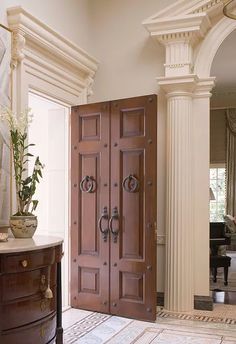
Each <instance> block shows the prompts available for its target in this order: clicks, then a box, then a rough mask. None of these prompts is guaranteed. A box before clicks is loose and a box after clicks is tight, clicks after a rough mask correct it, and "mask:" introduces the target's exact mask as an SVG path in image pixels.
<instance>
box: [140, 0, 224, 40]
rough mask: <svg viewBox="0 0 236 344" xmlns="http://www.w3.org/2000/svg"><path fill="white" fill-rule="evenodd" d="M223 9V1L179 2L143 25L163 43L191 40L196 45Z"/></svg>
mask: <svg viewBox="0 0 236 344" xmlns="http://www.w3.org/2000/svg"><path fill="white" fill-rule="evenodd" d="M222 9H223V3H222V1H221V0H201V1H199V0H179V1H177V2H175V3H174V4H172V5H170V6H168V7H166V8H165V9H164V10H162V11H159V12H157V13H156V14H154V15H152V16H151V17H149V18H147V19H146V20H144V21H143V25H144V27H145V28H146V29H147V31H148V32H149V33H150V35H151V36H152V37H154V38H156V39H157V40H158V41H160V42H161V43H166V42H168V41H169V42H171V41H176V40H178V39H179V40H181V39H185V41H186V40H187V39H189V41H190V43H191V44H192V45H194V44H197V43H198V41H199V39H201V38H203V37H204V36H205V35H206V33H207V32H208V31H209V29H210V28H211V27H212V24H211V18H212V16H213V15H214V16H216V14H217V13H218V12H220V11H222ZM186 38H187V39H186Z"/></svg>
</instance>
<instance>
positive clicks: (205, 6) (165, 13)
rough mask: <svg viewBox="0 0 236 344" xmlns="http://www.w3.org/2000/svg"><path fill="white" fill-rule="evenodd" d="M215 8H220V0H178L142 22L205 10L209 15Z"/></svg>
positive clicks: (221, 5) (221, 6)
mask: <svg viewBox="0 0 236 344" xmlns="http://www.w3.org/2000/svg"><path fill="white" fill-rule="evenodd" d="M216 8H220V9H221V10H222V8H223V4H222V0H178V1H175V2H174V3H173V4H171V5H170V6H167V7H165V8H164V9H163V10H161V11H159V12H157V13H155V14H154V15H152V16H150V17H149V18H147V19H146V20H145V21H144V22H143V24H145V23H148V22H155V21H156V20H158V19H160V18H167V17H172V18H173V17H178V16H185V15H189V14H196V13H202V12H206V13H207V14H209V15H211V12H212V11H215V10H216Z"/></svg>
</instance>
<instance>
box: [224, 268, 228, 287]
mask: <svg viewBox="0 0 236 344" xmlns="http://www.w3.org/2000/svg"><path fill="white" fill-rule="evenodd" d="M224 285H228V266H226V267H225V268H224Z"/></svg>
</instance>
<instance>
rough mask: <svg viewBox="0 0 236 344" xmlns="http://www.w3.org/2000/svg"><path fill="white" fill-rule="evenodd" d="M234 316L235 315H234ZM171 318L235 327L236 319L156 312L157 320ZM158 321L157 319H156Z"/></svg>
mask: <svg viewBox="0 0 236 344" xmlns="http://www.w3.org/2000/svg"><path fill="white" fill-rule="evenodd" d="M235 314H236V313H235ZM158 317H160V318H172V319H178V320H194V321H203V322H215V323H222V324H229V325H235V324H236V319H232V318H224V317H218V316H208V315H202V314H199V315H198V314H181V313H173V312H167V311H163V310H160V311H158V312H157V318H158ZM157 320H158V319H157Z"/></svg>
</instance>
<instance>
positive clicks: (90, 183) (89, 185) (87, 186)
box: [80, 176, 97, 193]
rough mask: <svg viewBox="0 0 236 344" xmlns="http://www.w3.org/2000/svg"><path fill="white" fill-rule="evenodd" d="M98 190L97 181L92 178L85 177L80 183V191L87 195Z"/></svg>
mask: <svg viewBox="0 0 236 344" xmlns="http://www.w3.org/2000/svg"><path fill="white" fill-rule="evenodd" d="M96 188H97V183H96V180H95V179H94V178H93V177H92V176H85V177H84V178H83V179H82V180H81V182H80V190H81V191H82V192H86V193H92V192H95V191H96Z"/></svg>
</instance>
